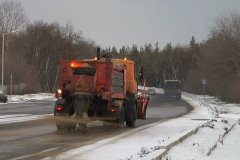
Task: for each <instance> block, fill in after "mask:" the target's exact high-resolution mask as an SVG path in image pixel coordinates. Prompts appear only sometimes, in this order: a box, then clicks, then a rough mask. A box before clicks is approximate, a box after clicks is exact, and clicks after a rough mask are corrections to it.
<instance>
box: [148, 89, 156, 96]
mask: <svg viewBox="0 0 240 160" xmlns="http://www.w3.org/2000/svg"><path fill="white" fill-rule="evenodd" d="M147 93H148V94H149V95H155V94H156V93H157V92H156V90H155V89H148V90H147Z"/></svg>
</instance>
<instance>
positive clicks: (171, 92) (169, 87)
mask: <svg viewBox="0 0 240 160" xmlns="http://www.w3.org/2000/svg"><path fill="white" fill-rule="evenodd" d="M163 89H164V97H165V99H176V100H181V97H182V94H181V82H180V81H179V80H165V81H164V87H163Z"/></svg>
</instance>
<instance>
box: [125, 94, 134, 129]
mask: <svg viewBox="0 0 240 160" xmlns="http://www.w3.org/2000/svg"><path fill="white" fill-rule="evenodd" d="M125 110H126V126H127V127H134V126H135V121H136V117H137V111H136V107H135V98H134V95H131V94H130V96H129V98H128V100H127V103H126V104H125Z"/></svg>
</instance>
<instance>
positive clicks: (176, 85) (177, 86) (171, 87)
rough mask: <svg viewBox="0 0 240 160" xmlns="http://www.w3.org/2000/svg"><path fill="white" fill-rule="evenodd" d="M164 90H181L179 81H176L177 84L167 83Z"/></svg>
mask: <svg viewBox="0 0 240 160" xmlns="http://www.w3.org/2000/svg"><path fill="white" fill-rule="evenodd" d="M164 88H165V89H180V83H179V82H178V81H176V82H166V83H165V87H164Z"/></svg>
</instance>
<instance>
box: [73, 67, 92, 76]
mask: <svg viewBox="0 0 240 160" xmlns="http://www.w3.org/2000/svg"><path fill="white" fill-rule="evenodd" d="M95 72H96V69H95V68H90V67H79V68H72V74H73V75H87V76H94V75H95Z"/></svg>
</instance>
